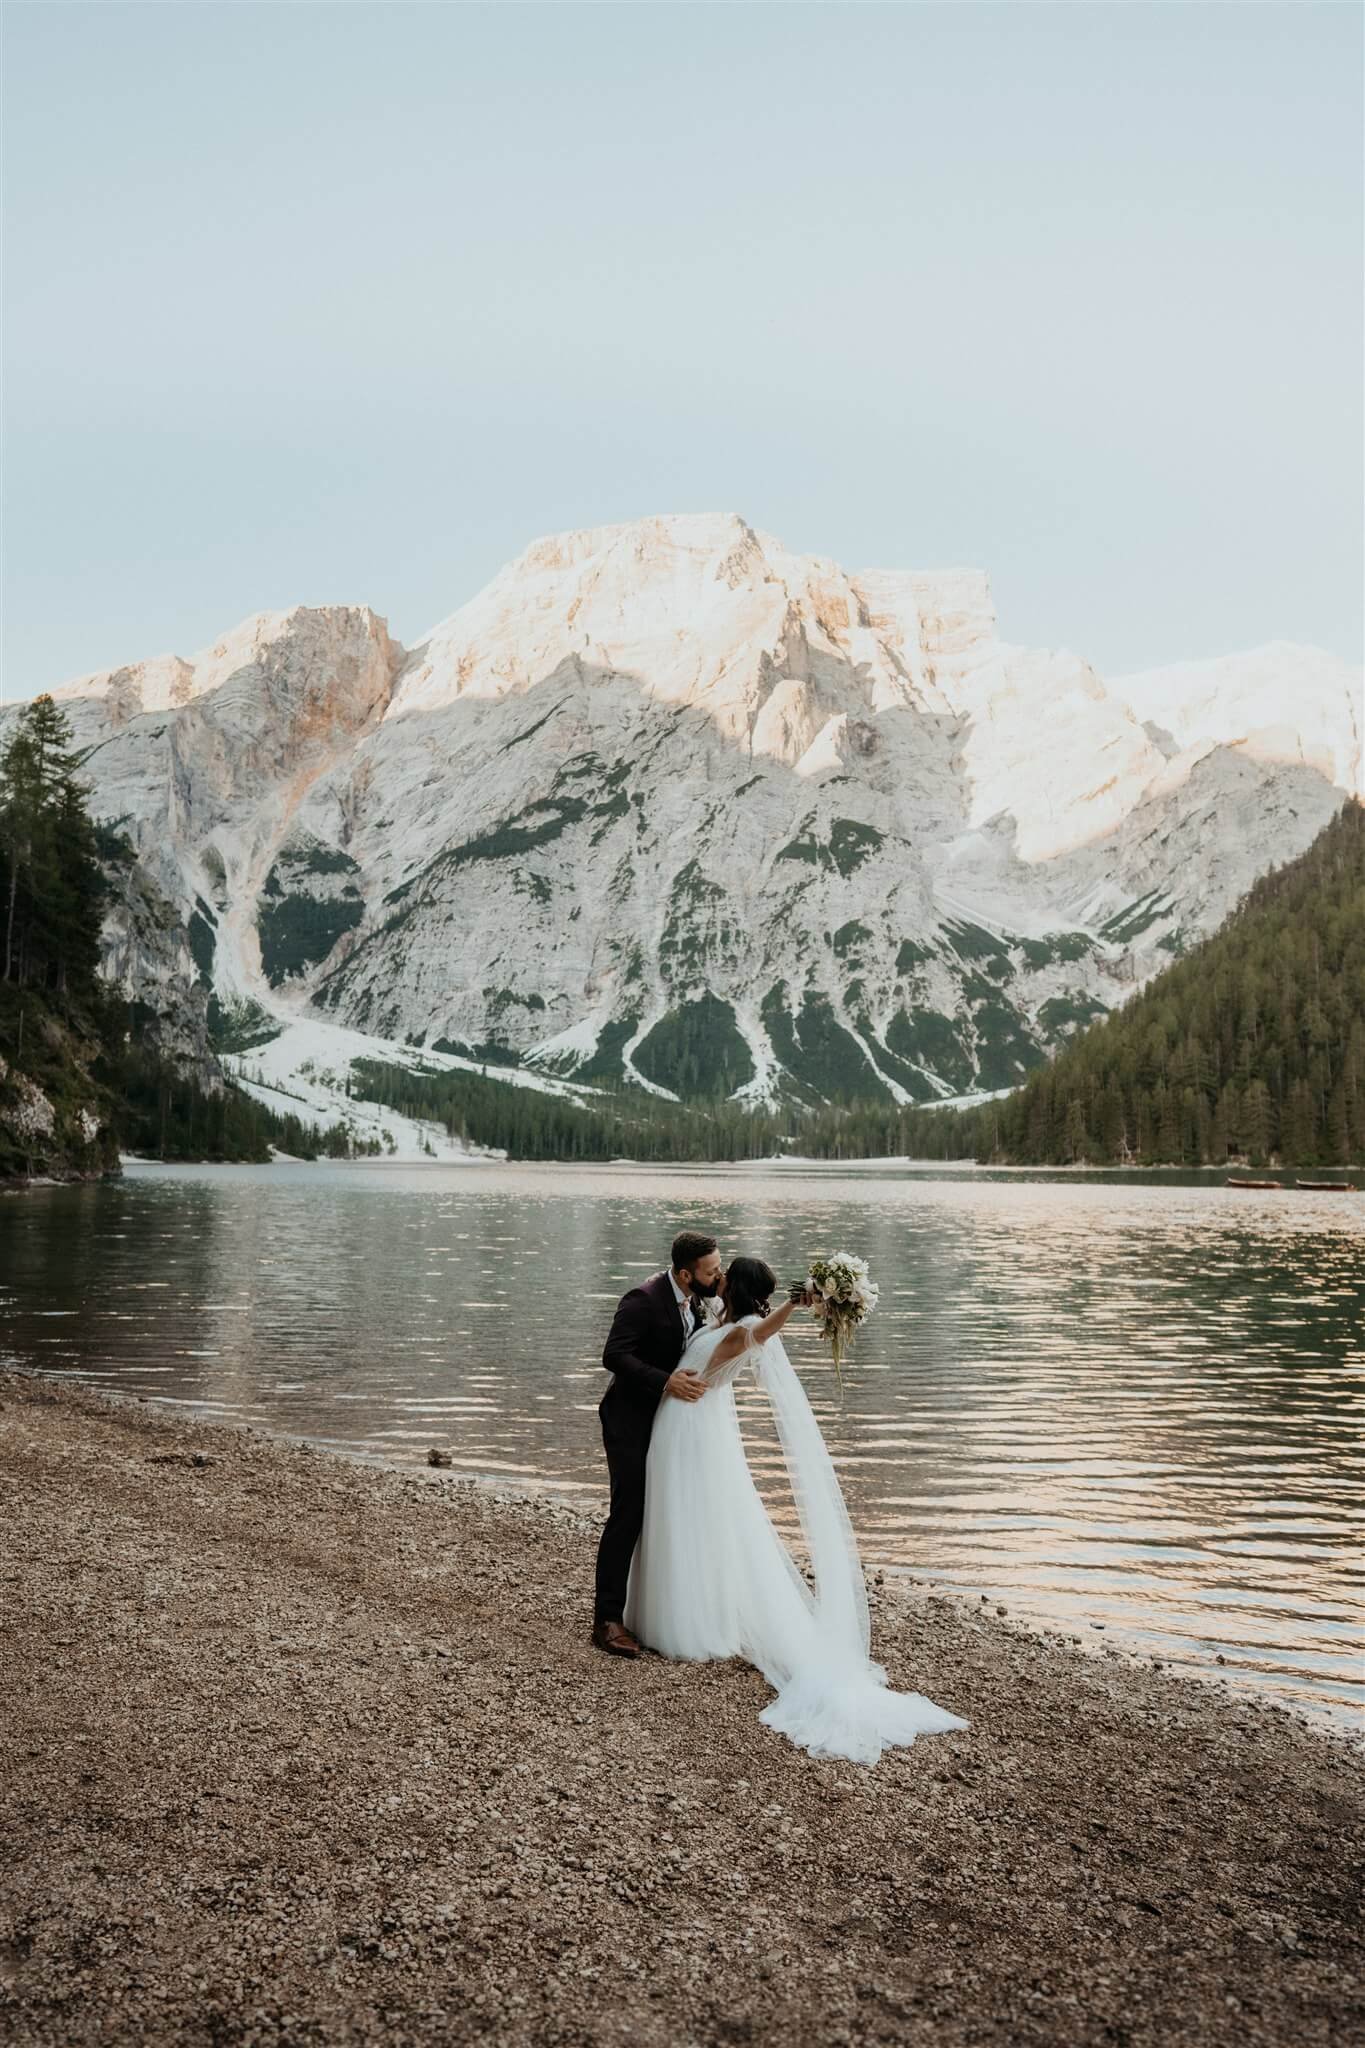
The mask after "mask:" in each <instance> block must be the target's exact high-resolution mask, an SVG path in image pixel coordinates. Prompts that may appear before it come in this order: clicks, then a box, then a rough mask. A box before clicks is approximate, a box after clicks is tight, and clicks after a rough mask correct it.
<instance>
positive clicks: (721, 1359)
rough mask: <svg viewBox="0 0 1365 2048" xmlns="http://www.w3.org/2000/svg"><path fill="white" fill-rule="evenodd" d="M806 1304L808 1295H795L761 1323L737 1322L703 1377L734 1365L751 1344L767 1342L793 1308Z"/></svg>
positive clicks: (723, 1338)
mask: <svg viewBox="0 0 1365 2048" xmlns="http://www.w3.org/2000/svg"><path fill="white" fill-rule="evenodd" d="M804 1306H806V1296H805V1295H804V1294H800V1295H794V1296H793V1297H792V1299H791V1300H790V1301H784V1302H783V1303H782V1305H781V1306H780V1307H779V1308H775V1309H774V1310H773V1312H772V1314H771V1315H767V1316H764V1318H763V1320H762V1322H761V1323H735V1324H734V1325H733V1327H732V1328H730V1329H728V1330H727V1331H726V1332H725V1335H724V1336H723V1337H722V1338H721V1340H720V1342H719V1344H717V1345H716V1347H715V1349H714V1350H713V1351H712V1353H711V1356H710V1357H709V1358H708V1359H707V1361H706V1364H705V1366H704V1367H703V1369H702V1375H701V1376H702V1378H703V1379H704V1380H709V1379H710V1378H711V1377H712V1375H713V1374H718V1373H719V1372H720V1370H721V1368H722V1367H724V1366H727V1365H732V1364H733V1363H734V1361H735V1360H736V1359H737V1358H738V1357H739V1354H740V1352H741V1351H746V1350H747V1349H748V1348H749V1346H750V1345H759V1344H766V1343H767V1341H768V1339H769V1337H775V1336H776V1335H777V1333H778V1331H779V1330H780V1329H781V1328H782V1325H783V1324H784V1323H785V1322H786V1320H787V1318H788V1316H789V1315H790V1314H791V1312H792V1310H793V1309H795V1308H802V1307H804Z"/></svg>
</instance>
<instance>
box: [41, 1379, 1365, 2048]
mask: <svg viewBox="0 0 1365 2048" xmlns="http://www.w3.org/2000/svg"><path fill="white" fill-rule="evenodd" d="M0 1488H2V1489H3V1491H2V1492H0V1528H3V1530H4V1532H5V1533H4V1539H3V1544H2V1545H0V1578H2V1579H3V1596H4V1597H3V1602H0V1725H2V1726H3V1728H4V1730H5V1749H6V1757H5V1766H4V1769H3V1771H2V1772H0V1869H2V1870H3V1876H2V1877H0V2038H4V2039H5V2040H7V2041H10V2042H13V2043H16V2044H20V2043H22V2044H30V2043H32V2044H43V2048H75V2044H80V2043H94V2042H99V2043H128V2044H133V2043H139V2044H141V2043H161V2042H177V2043H181V2042H183V2043H196V2044H197V2043H204V2044H213V2048H236V2044H248V2043H251V2044H255V2043H261V2044H267V2043H268V2044H286V2043H288V2044H290V2048H294V2044H300V2043H310V2044H311V2043H316V2044H327V2048H332V2044H348V2043H353V2042H385V2043H390V2044H428V2043H430V2044H435V2043H438V2042H439V2043H442V2044H446V2043H453V2044H462V2043H465V2042H473V2041H476V2040H488V2039H492V2040H496V2041H498V2042H505V2043H512V2044H520V2043H528V2044H529V2043H531V2042H535V2043H537V2044H546V2048H580V2044H595V2043H614V2044H627V2043H629V2044H632V2048H637V2044H654V2043H658V2044H664V2043H667V2044H670V2048H674V2044H703V2043H713V2042H726V2043H774V2044H776V2043H779V2042H781V2043H784V2044H792V2043H802V2044H803V2043H808V2042H809V2043H812V2044H815V2043H820V2044H834V2043H850V2044H851V2043H859V2044H861V2043H865V2042H866V2043H871V2042H909V2043H913V2044H923V2048H929V2044H931V2043H932V2044H933V2048H955V2044H962V2048H966V2044H968V2043H971V2044H991V2043H999V2044H1002V2048H1003V2044H1005V2043H1007V2042H1008V2043H1010V2044H1030V2043H1033V2044H1042V2043H1048V2044H1051V2043H1068V2044H1069V2043H1077V2044H1082V2043H1083V2044H1092V2043H1093V2044H1097V2048H1098V2044H1122V2048H1176V2044H1183V2043H1190V2044H1194V2043H1198V2044H1200V2048H1221V2044H1227V2048H1234V2044H1235V2048H1247V2044H1262V2043H1265V2044H1272V2043H1273V2044H1275V2048H1281V2044H1283V2048H1318V2044H1322V2048H1326V2044H1338V2043H1341V2044H1344V2043H1345V2042H1347V2041H1348V2040H1358V2039H1360V2038H1361V2036H1362V2031H1365V1987H1363V1986H1362V1935H1361V1917H1360V1900H1361V1887H1360V1871H1361V1866H1362V1858H1361V1848H1362V1842H1365V1797H1363V1796H1362V1795H1363V1794H1365V1764H1363V1763H1362V1759H1361V1756H1360V1754H1359V1753H1358V1751H1357V1750H1356V1749H1355V1748H1354V1747H1353V1746H1352V1745H1350V1744H1348V1743H1346V1742H1344V1741H1342V1740H1340V1739H1339V1738H1336V1737H1333V1736H1331V1735H1330V1734H1327V1733H1324V1732H1321V1731H1318V1730H1313V1729H1306V1728H1304V1727H1303V1726H1301V1725H1300V1724H1299V1723H1297V1722H1296V1721H1294V1720H1293V1719H1292V1718H1291V1717H1289V1716H1288V1715H1286V1714H1283V1713H1281V1712H1278V1711H1276V1710H1273V1709H1269V1708H1265V1709H1257V1708H1252V1707H1248V1706H1247V1705H1245V1704H1241V1703H1234V1702H1233V1701H1231V1700H1230V1699H1228V1698H1226V1697H1225V1696H1224V1695H1222V1694H1221V1693H1219V1692H1218V1691H1216V1690H1214V1689H1213V1688H1211V1687H1209V1686H1206V1685H1201V1684H1199V1683H1198V1682H1196V1681H1193V1680H1190V1679H1186V1678H1180V1677H1175V1676H1172V1675H1169V1674H1166V1673H1162V1672H1157V1671H1153V1670H1151V1669H1150V1668H1148V1667H1144V1666H1140V1665H1137V1664H1133V1663H1130V1662H1128V1661H1127V1660H1125V1659H1121V1658H1117V1657H1114V1658H1106V1657H1094V1658H1092V1657H1084V1656H1080V1655H1073V1654H1071V1653H1069V1652H1067V1651H1066V1650H1064V1649H1061V1648H1059V1647H1058V1646H1056V1645H1054V1644H1052V1643H1050V1642H1047V1641H1044V1640H1042V1639H1040V1638H1038V1637H1036V1636H1032V1635H1029V1634H1027V1633H1025V1632H1023V1631H1020V1630H1017V1629H1015V1628H1013V1627H1011V1626H1009V1625H1007V1624H1005V1623H1001V1622H999V1621H997V1620H995V1619H994V1618H989V1619H988V1618H987V1617H986V1616H985V1615H984V1613H983V1614H978V1613H977V1612H975V1611H974V1610H973V1609H971V1608H969V1607H968V1605H967V1604H966V1603H962V1604H957V1603H952V1602H938V1601H934V1600H932V1599H929V1600H926V1599H924V1598H923V1597H917V1598H912V1599H907V1600H903V1601H901V1600H898V1601H896V1602H894V1603H892V1602H890V1601H887V1600H879V1601H878V1602H877V1603H876V1605H875V1607H874V1648H875V1650H876V1652H877V1654H878V1655H879V1656H880V1658H881V1659H882V1661H883V1662H884V1663H885V1664H886V1666H887V1668H888V1671H889V1674H890V1677H891V1681H892V1683H893V1684H897V1685H900V1686H904V1687H913V1688H916V1689H918V1690H921V1691H924V1692H926V1693H928V1695H929V1696H930V1697H931V1698H932V1699H936V1700H939V1701H941V1702H942V1703H943V1704H944V1705H946V1706H950V1707H952V1708H953V1709H954V1710H955V1711H957V1712H960V1713H963V1714H965V1715H968V1716H969V1717H970V1718H971V1722H972V1726H971V1729H970V1731H968V1732H966V1733H954V1734H949V1735H940V1736H935V1737H932V1738H925V1739H922V1740H921V1741H920V1742H918V1743H916V1745H915V1746H914V1747H913V1748H912V1749H910V1750H904V1751H896V1752H892V1753H890V1754H888V1755H887V1756H886V1757H885V1758H884V1759H883V1761H882V1763H881V1764H880V1765H879V1766H878V1767H877V1768H876V1769H875V1770H873V1771H870V1772H869V1771H864V1770H862V1769H860V1768H859V1767H858V1766H856V1765H853V1764H842V1763H831V1762H817V1761H815V1760H814V1759H812V1758H809V1757H807V1756H805V1755H804V1754H802V1753H800V1752H798V1751H795V1750H793V1749H792V1748H790V1747H789V1746H788V1745H787V1744H786V1743H785V1742H784V1741H783V1740H782V1739H781V1738H780V1737H779V1736H777V1735H775V1734H773V1733H772V1732H770V1731H769V1730H767V1729H765V1728H764V1727H763V1726H762V1725H761V1724H760V1722H759V1719H758V1714H759V1709H760V1708H761V1706H762V1705H763V1703H764V1701H765V1699H766V1698H767V1697H768V1693H767V1688H766V1687H765V1685H764V1684H763V1681H762V1679H761V1678H760V1677H759V1676H758V1674H757V1673H755V1672H752V1671H750V1670H749V1669H748V1668H747V1667H745V1666H743V1665H741V1664H737V1663H731V1664H718V1665H702V1666H679V1665H676V1664H670V1663H667V1662H665V1661H663V1660H662V1659H653V1658H650V1659H645V1660H642V1661H641V1662H640V1663H638V1664H634V1665H632V1664H628V1663H618V1662H616V1661H614V1660H608V1659H606V1658H603V1657H601V1656H599V1655H598V1654H597V1653H595V1652H594V1651H593V1650H592V1649H591V1648H590V1647H589V1645H588V1642H587V1640H586V1636H587V1614H588V1604H589V1584H590V1576H591V1562H592V1548H593V1544H592V1530H591V1528H590V1527H585V1526H584V1524H583V1523H582V1521H581V1519H580V1518H579V1517H578V1516H577V1515H576V1514H575V1513H574V1512H573V1511H572V1510H570V1509H568V1508H566V1507H564V1506H562V1505H560V1504H558V1503H555V1502H553V1501H550V1500H543V1501H515V1500H508V1499H506V1498H500V1497H497V1496H495V1495H494V1494H493V1493H491V1492H490V1491H489V1490H487V1489H485V1488H481V1487H477V1486H473V1485H470V1484H469V1483H467V1482H461V1481H459V1480H456V1479H453V1478H452V1477H450V1476H449V1475H447V1474H444V1473H442V1472H440V1471H432V1472H430V1473H421V1474H409V1473H399V1472H393V1471H386V1470H380V1469H378V1468H372V1467H367V1466H363V1465H359V1464H355V1463H352V1462H351V1461H347V1460H343V1459H340V1458H334V1457H331V1456H329V1455H328V1454H326V1453H324V1452H321V1451H318V1450H315V1449H312V1448H310V1447H308V1446H306V1445H299V1444H291V1443H285V1442H280V1441H277V1440H272V1439H268V1438H266V1437H264V1436H261V1435H258V1434H255V1433H252V1432H249V1431H244V1430H240V1429H237V1428H234V1427H231V1426H228V1425H213V1424H209V1423H205V1422H200V1421H190V1420H188V1419H185V1418H183V1417H180V1416H174V1415H171V1414H168V1413H166V1412H164V1411H161V1410H158V1409H156V1408H153V1407H151V1406H149V1405H140V1404H138V1403H136V1402H133V1401H130V1400H127V1399H124V1398H120V1397H110V1396H104V1395H101V1394H98V1393H95V1392H92V1391H90V1390H88V1389H83V1388H79V1387H76V1386H74V1385H67V1384H61V1383H59V1382H57V1381H54V1380H48V1379H42V1378H39V1377H36V1376H31V1375H27V1374H17V1373H0Z"/></svg>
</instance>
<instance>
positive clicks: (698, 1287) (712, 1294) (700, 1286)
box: [692, 1280, 720, 1301]
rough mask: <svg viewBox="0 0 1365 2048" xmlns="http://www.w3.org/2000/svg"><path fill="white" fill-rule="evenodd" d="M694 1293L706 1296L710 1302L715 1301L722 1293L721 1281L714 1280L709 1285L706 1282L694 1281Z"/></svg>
mask: <svg viewBox="0 0 1365 2048" xmlns="http://www.w3.org/2000/svg"><path fill="white" fill-rule="evenodd" d="M692 1292H693V1293H694V1294H700V1295H704V1296H705V1298H706V1299H707V1300H708V1301H714V1300H715V1298H716V1296H717V1295H718V1294H719V1293H720V1282H719V1280H712V1281H710V1282H709V1283H708V1282H706V1281H704V1280H694V1281H693V1282H692Z"/></svg>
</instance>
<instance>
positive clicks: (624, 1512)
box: [593, 1403, 654, 1621]
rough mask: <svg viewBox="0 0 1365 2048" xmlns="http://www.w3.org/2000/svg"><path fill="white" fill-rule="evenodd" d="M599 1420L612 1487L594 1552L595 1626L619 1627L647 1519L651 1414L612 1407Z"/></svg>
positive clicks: (646, 1410)
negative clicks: (605, 1623) (613, 1623)
mask: <svg viewBox="0 0 1365 2048" xmlns="http://www.w3.org/2000/svg"><path fill="white" fill-rule="evenodd" d="M598 1413H599V1414H601V1415H602V1443H603V1447H604V1449H605V1450H606V1454H607V1474H608V1477H609V1479H610V1481H611V1506H610V1509H609V1511H608V1514H607V1522H606V1527H605V1528H604V1529H603V1531H602V1540H601V1542H600V1543H599V1544H598V1546H597V1585H596V1595H595V1599H594V1605H593V1618H594V1620H596V1621H620V1620H621V1619H622V1618H623V1616H624V1614H625V1611H626V1587H627V1585H628V1584H629V1582H630V1561H631V1558H632V1557H633V1556H634V1555H635V1546H636V1544H637V1543H638V1542H639V1540H640V1531H641V1529H642V1528H643V1526H644V1519H645V1461H646V1459H647V1458H648V1456H649V1439H650V1436H651V1434H652V1432H653V1428H654V1411H653V1410H652V1409H644V1410H642V1409H638V1408H626V1409H625V1411H624V1413H623V1412H622V1411H621V1409H620V1408H618V1407H617V1405H616V1404H615V1403H613V1404H612V1406H611V1407H609V1408H608V1409H607V1411H606V1413H605V1414H603V1413H602V1410H601V1409H599V1410H598Z"/></svg>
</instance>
